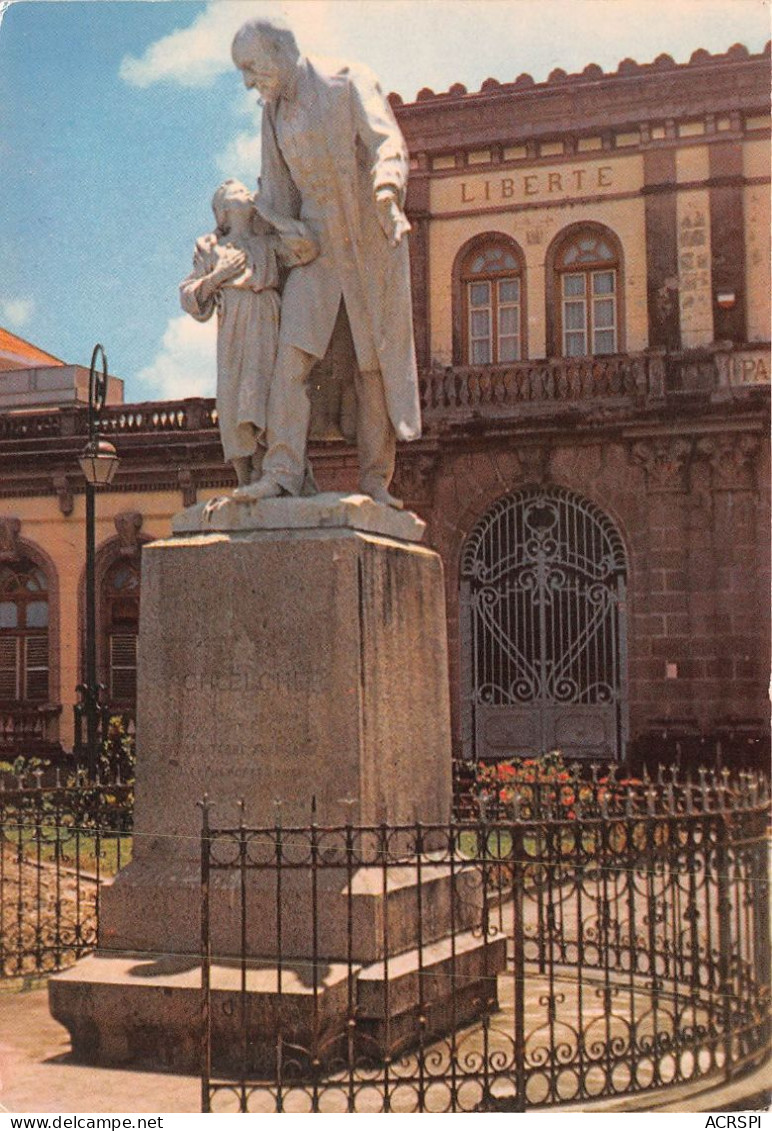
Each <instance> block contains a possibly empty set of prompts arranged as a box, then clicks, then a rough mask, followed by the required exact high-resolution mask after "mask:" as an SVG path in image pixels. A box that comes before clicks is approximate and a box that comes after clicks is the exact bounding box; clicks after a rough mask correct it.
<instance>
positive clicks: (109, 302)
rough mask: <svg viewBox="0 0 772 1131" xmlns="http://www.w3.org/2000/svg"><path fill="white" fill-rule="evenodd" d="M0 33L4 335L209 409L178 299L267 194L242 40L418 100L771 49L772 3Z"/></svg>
mask: <svg viewBox="0 0 772 1131" xmlns="http://www.w3.org/2000/svg"><path fill="white" fill-rule="evenodd" d="M2 7H5V11H4V13H3V18H2V24H0V184H1V185H2V207H1V208H0V263H2V265H3V270H2V273H0V325H3V326H5V327H7V328H8V329H10V330H13V331H14V332H16V333H18V334H21V335H22V336H23V337H25V338H27V339H29V340H30V341H33V342H34V343H35V344H36V345H39V346H40V347H42V348H43V349H45V350H48V351H49V352H51V353H53V354H56V355H57V356H58V357H61V358H62V359H63V360H65V361H68V362H75V363H78V364H88V360H89V358H90V356H91V349H92V346H93V344H94V343H95V342H96V341H101V342H102V343H103V344H104V346H105V349H106V351H107V355H108V358H109V362H110V369H111V371H112V372H113V373H114V374H116V375H117V376H120V377H123V378H124V379H125V381H126V399H127V400H153V399H160V398H165V397H182V396H193V395H198V394H205V395H208V394H212V393H213V390H214V341H213V331H214V326H213V325H205V326H201V325H199V324H197V323H195V322H193V320H192V319H190V318H188V317H187V316H184V315H183V314H182V312H181V311H180V309H179V305H178V297H177V285H178V283H179V281H180V279H181V278H182V277H183V276H184V275H185V274H186V273H187V270H188V264H189V262H190V257H191V253H192V245H193V241H194V240H195V238H196V236H198V235H200V234H201V233H202V232H205V231H208V230H209V229H210V228H211V212H210V208H209V201H210V199H211V196H212V192H213V191H214V189H215V188H216V186H217V185H218V184H219V183H220V181H221V180H223V179H224V177H226V176H239V177H241V178H242V179H244V180H245V181H246V183H247V184H249V185H252V184H253V183H254V181H255V178H256V176H257V173H258V171H259V146H258V131H259V121H260V114H259V109H258V108H257V106H256V103H255V96H254V95H253V94H249V95H248V94H247V92H246V91H244V89H243V87H242V85H241V81H240V77H239V75H238V73H237V72H236V71H235V70H234V69H233V66H232V64H231V62H230V57H229V46H230V41H231V38H232V36H233V32H234V31H235V30H236V29H237V28H238V26H239V25H240V24H241V23H242V22H243V21H244V20H245V19H247V18H249V17H250V16H251V15H254V14H255V13H256V12H258V11H266V10H274V11H276V10H278V11H279V12H281V13H282V14H283V15H284V17H285V18H286V19H288V20H289V21H290V22H291V23H292V24H293V26H294V27H295V29H296V32H297V33H298V39H299V41H300V43H301V46H302V47H304V48H305V49H306V50H309V51H316V52H317V53H318V54H325V55H337V56H340V57H343V58H346V57H348V58H351V59H357V60H359V61H362V62H365V63H368V64H369V65H370V66H371V67H372V68H373V69H374V70H375V71H376V73H378V74H379V75H380V77H381V80H382V82H383V85H384V87H385V88H386V89H387V90H397V91H399V93H400V94H401V95H402V96H403V98H405V100H409V99H412V98H413V97H415V94H416V92H417V91H418V90H419V89H420V88H421V87H423V86H429V87H432V88H433V89H435V90H446V89H447V88H448V87H449V86H450V85H451V84H452V83H454V82H463V83H465V84H466V86H467V87H468V89H469V90H476V89H479V86H480V84H481V82H482V81H483V80H484V79H485V78H487V77H489V76H493V77H495V78H498V79H500V80H501V81H507V80H512V79H514V78H516V77H517V75H518V74H520V73H521V72H523V71H527V72H529V73H530V74H532V75H533V77H534V78H535V79H536V81H543V80H544V79H546V77H547V75H548V74H549V72H550V71H551V70H552V69H553V68H554V67H562V68H564V69H565V70H566V71H575V70H581V69H582V68H583V67H584V66H585V65H586V64H587V63H590V62H595V63H599V64H600V65H601V66H602V67H603V68H604V69H605V70H614V69H616V66H617V65H618V63H619V62H620V60H622V59H624V58H625V57H632V58H635V59H637V60H638V61H639V62H650V61H651V60H652V59H654V58H655V57H656V56H657V55H658V54H660V53H661V52H668V53H669V54H671V55H672V56H673V57H674V58H675V59H676V61H677V62H686V61H687V60H688V58H689V56H690V54H691V53H692V51H694V50H695V49H696V48H698V47H705V48H707V49H708V50H710V51H713V52H717V51H725V50H726V49H727V48H728V47H730V46H731V45H732V44H733V43H736V42H741V43H744V44H746V46H747V47H748V48H749V49H750V50H751V51H760V50H761V49H762V48H763V46H764V43H765V42H766V40H767V39H768V38H769V30H770V10H769V0H287V2H285V3H281V2H278V0H211V2H208V3H199V2H197V0H143V2H136V0H15V2H13V3H11V4H9V5H7V6H5V5H3V4H2V0H0V8H2Z"/></svg>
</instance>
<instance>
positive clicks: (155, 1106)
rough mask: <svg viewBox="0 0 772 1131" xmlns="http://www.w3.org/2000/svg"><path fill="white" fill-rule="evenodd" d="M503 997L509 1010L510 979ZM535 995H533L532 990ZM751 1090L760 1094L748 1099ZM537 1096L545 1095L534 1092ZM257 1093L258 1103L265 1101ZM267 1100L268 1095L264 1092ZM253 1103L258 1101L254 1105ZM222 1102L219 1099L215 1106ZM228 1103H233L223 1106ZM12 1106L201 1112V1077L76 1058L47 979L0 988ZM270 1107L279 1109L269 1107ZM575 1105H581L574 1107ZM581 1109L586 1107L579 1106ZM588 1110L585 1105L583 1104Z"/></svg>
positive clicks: (661, 1099)
mask: <svg viewBox="0 0 772 1131" xmlns="http://www.w3.org/2000/svg"><path fill="white" fill-rule="evenodd" d="M508 981H509V979H506V978H504V979H502V983H503V984H502V986H501V991H503V992H502V993H501V1004H502V1007H503V1010H504V1016H506V1015H507V1013H508V1006H509V1004H510V1003H509V1002H508V1000H507V998H508V997H509V994H508V992H507V985H506V983H507V982H508ZM530 996H531V995H529V997H530ZM771 1085H772V1076H771V1075H770V1068H769V1066H768V1065H767V1066H765V1067H763V1068H762V1069H759V1070H758V1071H757V1072H756V1073H755V1074H754V1077H752V1078H748V1079H745V1080H741V1081H737V1082H735V1083H734V1084H733V1085H731V1086H727V1087H719V1088H717V1089H714V1090H713V1091H712V1092H710V1093H708V1094H707V1095H705V1096H701V1097H696V1096H694V1095H690V1094H689V1090H688V1089H686V1088H680V1089H672V1090H669V1091H668V1092H667V1093H665V1092H660V1093H659V1094H658V1093H656V1092H650V1093H648V1094H646V1095H640V1094H639V1095H637V1096H631V1097H628V1098H627V1100H626V1101H625V1100H622V1099H620V1100H617V1101H606V1102H605V1103H601V1104H599V1105H598V1106H599V1109H600V1110H606V1111H609V1110H611V1111H613V1110H616V1111H624V1110H635V1109H637V1110H639V1111H654V1110H659V1111H679V1110H680V1111H716V1110H720V1109H722V1108H723V1109H725V1110H759V1109H760V1106H762V1105H763V1102H764V1101H763V1098H762V1099H761V1101H760V1100H759V1098H758V1097H759V1094H760V1093H763V1091H764V1090H765V1089H769V1087H770V1086H771ZM748 1097H755V1099H754V1100H753V1101H748ZM533 1098H534V1100H536V1102H538V1099H537V1097H536V1096H534V1097H533ZM260 1099H261V1097H257V1096H256V1097H255V1101H256V1102H255V1105H254V1107H255V1110H259V1109H260V1108H261V1107H262V1106H263V1104H262V1103H261V1102H260ZM264 1099H265V1100H268V1097H267V1096H266V1097H264ZM251 1106H252V1105H251ZM220 1108H221V1105H220V1104H219V1103H218V1104H216V1105H215V1110H218V1109H220ZM222 1109H223V1110H227V1107H223V1108H222ZM2 1110H5V1111H9V1112H62V1113H76V1112H99V1113H103V1114H107V1113H114V1112H131V1113H134V1112H136V1113H142V1112H147V1113H154V1112H198V1111H200V1110H201V1108H200V1084H199V1080H198V1078H197V1077H191V1076H175V1075H170V1074H163V1073H154V1072H137V1071H132V1070H122V1069H111V1068H93V1067H85V1066H83V1065H79V1064H75V1063H74V1062H73V1061H72V1059H71V1057H70V1054H69V1037H68V1034H67V1032H66V1030H65V1029H64V1028H63V1027H62V1026H61V1025H59V1024H58V1023H57V1022H56V1021H54V1020H53V1019H52V1018H51V1016H50V1014H49V1012H48V995H47V991H46V989H45V987H44V986H41V985H40V984H38V985H37V986H36V987H35V988H33V989H27V990H20V989H18V988H17V989H16V990H15V991H14V992H12V991H11V990H10V989H4V990H2V991H0V1111H2ZM266 1110H272V1107H271V1106H268V1107H267V1109H266ZM574 1110H577V1109H576V1108H574ZM578 1110H583V1109H582V1108H579V1109H578ZM584 1110H586V1107H585V1108H584Z"/></svg>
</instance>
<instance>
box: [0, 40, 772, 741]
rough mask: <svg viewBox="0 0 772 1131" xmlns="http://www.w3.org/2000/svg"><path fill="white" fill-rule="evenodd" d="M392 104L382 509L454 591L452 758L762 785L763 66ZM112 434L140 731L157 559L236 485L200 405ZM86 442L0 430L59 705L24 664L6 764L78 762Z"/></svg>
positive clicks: (9, 549) (319, 464)
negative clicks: (608, 761)
mask: <svg viewBox="0 0 772 1131" xmlns="http://www.w3.org/2000/svg"><path fill="white" fill-rule="evenodd" d="M392 102H393V104H394V106H395V111H396V113H397V116H398V118H399V120H400V124H401V126H402V129H403V131H404V133H405V136H406V138H407V141H408V146H409V149H410V153H411V162H412V174H411V183H410V189H409V196H408V212H409V216H410V219H411V222H412V224H413V233H412V236H411V241H412V242H411V264H412V272H413V298H414V320H415V333H416V345H417V350H418V355H419V366H420V372H421V396H422V405H423V413H424V435H423V438H422V439H421V440H420V441H418V442H416V443H414V444H412V445H409V446H405V447H404V448H403V449H402V450H401V451H400V453H399V460H398V471H397V480H396V484H395V489H396V491H397V493H401V494H402V496H403V497H404V498H405V500H406V502H407V504H408V505H409V506H411V507H413V508H414V509H415V510H417V511H418V512H419V513H420V514H421V515H422V517H424V518H425V519H426V521H427V523H428V530H427V541H428V543H429V544H430V545H431V546H433V547H434V548H436V549H437V550H438V551H439V553H440V554H441V556H442V558H443V560H444V564H445V573H446V590H447V591H446V596H447V607H448V635H449V643H450V665H451V696H452V703H453V716H454V736H455V744H456V753H457V754H459V755H464V756H467V757H501V756H503V755H506V754H511V753H526V752H537V751H538V750H544V749H551V748H555V747H557V748H560V749H563V750H564V751H565V752H566V753H569V754H573V755H578V756H581V757H586V758H589V759H593V758H597V759H602V758H607V757H612V758H617V759H627V758H629V757H630V756H631V754H634V753H635V752H636V751H638V752H641V751H645V750H647V749H652V750H654V749H656V750H658V751H660V752H662V753H665V752H669V753H671V754H672V753H673V751H677V752H680V753H681V755H682V757H683V758H684V759H692V758H698V757H704V756H705V755H706V754H707V755H709V756H710V757H713V756H714V755H715V752H716V747H717V744H718V747H719V750H720V752H721V756H722V757H723V758H724V759H725V760H731V759H739V758H746V757H751V756H752V757H754V758H755V759H756V760H759V759H762V760H763V754H761V753H760V751H761V750H762V749H763V745H764V742H765V738H766V736H767V735H768V732H769V728H768V722H767V720H768V699H767V679H768V667H769V661H768V641H769V600H768V594H769V580H770V567H769V559H768V547H769V538H768V529H769V433H768V428H769V420H768V413H769V395H770V353H769V351H770V347H769V335H770V330H769V326H770V310H769V258H770V247H769V240H770V193H769V179H770V178H769V157H770V154H769V140H770V130H769V124H770V122H769V53H768V51H767V52H765V53H763V54H761V55H749V53H748V52H747V51H746V50H745V48H743V47H740V46H736V47H733V48H731V49H730V50H729V51H728V52H727V53H726V54H725V55H720V56H711V55H709V54H708V53H707V52H703V51H696V52H695V53H694V55H693V56H692V59H691V61H690V62H689V63H688V64H684V65H676V64H675V63H674V62H673V61H672V60H671V59H670V58H669V57H668V56H665V55H663V56H660V57H659V58H658V59H657V60H655V61H654V62H653V63H651V64H648V65H639V64H637V63H635V62H633V61H632V60H625V61H624V62H623V63H621V64H620V66H619V68H618V70H617V71H616V72H615V73H614V74H604V73H603V72H602V71H601V70H600V69H599V68H598V67H596V66H594V65H592V64H591V65H589V66H588V67H587V68H585V70H584V71H583V72H582V73H581V74H578V75H566V74H565V73H563V72H561V71H555V72H553V74H552V75H550V77H549V80H548V81H547V82H545V83H540V84H535V83H534V82H533V81H532V79H531V78H530V77H529V76H527V75H521V76H520V78H518V79H517V80H516V81H515V82H512V83H500V82H498V81H495V80H493V79H489V80H487V81H486V82H485V83H484V84H483V86H482V89H481V90H480V91H479V92H476V93H468V92H467V91H465V90H464V88H463V87H460V86H454V87H452V88H451V89H450V90H449V91H448V92H445V93H439V94H435V93H434V92H432V91H428V90H424V91H421V92H420V93H419V95H418V97H417V99H416V101H415V102H413V103H410V104H404V103H402V102H401V100H400V99H399V98H397V97H396V96H392ZM351 365H352V361H351V348H350V343H347V342H346V340H345V337H340V338H338V339H336V341H335V343H334V347H333V348H332V349H331V352H330V354H329V356H328V358H326V359H325V361H324V363H322V364H320V366H319V367H318V368H317V378H316V381H315V383H314V389H313V391H312V402H313V421H314V433H313V434H314V436H315V438H316V439H315V442H314V445H313V452H312V459H313V463H314V466H315V469H316V471H317V478H318V479H319V481H320V483H321V485H322V486H323V487H326V488H328V489H346V488H349V487H352V486H353V485H354V484H355V482H356V478H355V473H356V466H355V465H356V458H355V453H354V451H353V449H352V448H351V446H350V444H349V443H348V442H347V441H346V439H345V436H346V435H347V434H348V432H349V424H348V420H347V413H348V409H349V408H350V393H349V389H348V387H349V384H350V379H351ZM3 379H4V377H3V374H0V387H1V386H2V382H3ZM347 406H348V407H347ZM103 431H104V432H105V434H106V435H107V436H108V438H109V439H111V440H112V442H114V443H115V445H116V447H117V448H118V452H119V455H120V458H121V464H120V468H119V471H118V474H117V476H116V480H115V482H114V484H113V487H112V488H111V489H110V490H109V491H106V492H104V493H102V494H101V495H100V497H99V500H98V510H97V513H98V538H97V541H98V568H97V579H98V586H99V589H100V595H101V597H100V602H101V614H100V625H101V628H100V668H101V676H102V680H103V682H104V683H105V685H106V688H107V694H108V697H109V698H110V699H111V701H113V702H115V704H116V706H120V707H125V708H130V707H131V698H132V688H133V669H132V664H133V662H134V661H133V652H132V648H133V643H132V642H133V638H134V634H135V632H136V612H137V608H138V595H139V590H140V580H139V579H140V575H139V559H140V549H141V545H142V543H143V541H145V540H147V539H149V538H152V537H155V536H158V535H163V534H166V533H167V532H168V530H169V520H170V516H171V515H172V514H173V513H174V512H175V511H177V510H179V509H180V507H181V506H182V505H187V504H190V503H191V502H193V501H195V500H203V499H206V498H208V497H211V496H212V495H214V494H216V493H217V492H218V491H219V490H222V488H223V487H225V486H228V485H230V476H229V471H228V469H226V468H224V467H223V465H222V461H221V453H220V449H219V443H218V439H217V433H216V422H215V417H214V414H213V405H212V403H211V402H209V401H204V400H198V399H191V400H188V401H183V402H179V403H168V402H167V403H157V404H150V405H121V404H115V405H112V406H110V407H108V409H106V410H105V413H104V417H103ZM84 436H85V410H84V409H83V407H82V406H81V405H79V404H78V403H77V398H76V403H73V404H69V405H67V404H65V405H62V406H61V407H59V408H56V409H51V408H49V409H38V410H32V409H27V410H25V412H24V413H22V414H19V413H13V414H11V413H3V414H2V415H0V469H1V474H2V480H1V482H0V559H2V563H3V565H0V570H2V569H3V567H4V568H5V577H6V584H7V585H12V584H13V582H12V581H11V580H8V579H9V576H10V574H9V571H10V572H13V569H16V570H17V573H18V574H19V576H22V574H23V576H24V577H27V576H31V575H32V573H34V572H35V570H37V573H38V574H42V576H43V579H44V583H45V585H46V587H47V588H46V594H47V595H46V601H47V603H48V627H47V629H46V633H47V635H46V641H47V644H46V646H47V656H48V664H49V667H48V674H47V684H46V699H45V702H44V701H43V700H42V699H41V698H38V699H37V700H34V701H30V700H29V697H27V699H26V700H25V699H24V696H20V695H19V692H20V691H23V690H24V688H23V686H22V684H23V682H24V679H25V678H28V679H29V680H31V683H30V686H32V685H33V684H34V686H35V687H36V688H37V691H36V694H37V695H38V696H40V695H41V694H42V688H43V686H44V683H45V679H46V677H44V676H43V675H40V674H39V675H38V676H34V674H33V675H32V676H30V675H29V672H28V673H27V675H26V676H25V673H24V672H23V671H21V669H20V668H19V666H18V665H19V664H22V663H23V662H24V663H26V662H27V661H26V660H25V661H22V659H21V652H19V651H18V648H21V647H24V645H14V647H15V648H17V652H16V653H15V660H14V661H13V662H15V663H16V665H17V669H16V676H15V679H16V684H15V690H16V693H17V694H16V698H15V699H14V698H12V697H10V696H9V695H8V692H10V691H11V690H13V688H12V686H11V684H12V681H11V677H10V676H9V675H6V677H5V679H6V684H7V687H5V688H4V691H3V694H0V713H2V717H3V720H4V721H3V727H4V733H5V741H6V746H7V747H9V748H11V747H13V746H16V747H19V746H21V745H23V744H24V743H25V742H26V743H27V744H29V742H30V740H31V739H32V738H33V737H34V738H36V740H37V741H39V742H40V743H43V742H44V741H48V742H50V743H53V744H57V743H62V744H63V745H64V746H65V747H67V746H68V745H69V744H71V741H72V726H71V721H70V712H71V707H72V701H73V692H74V688H75V685H76V684H77V683H78V681H79V671H80V670H81V664H82V619H83V618H82V605H83V586H84V581H83V570H84V562H83V549H82V546H83V527H82V523H83V493H82V492H83V485H82V481H81V479H80V475H79V472H78V470H77V454H78V451H79V449H80V448H81V447H82V446H83V443H84ZM20 562H22V563H26V565H25V567H24V568H25V569H26V573H24V571H23V570H22V571H21V572H19V570H18V569H17V567H18V564H19V563H20ZM14 563H15V564H14ZM36 576H37V575H36ZM6 596H7V594H6ZM6 596H4V595H3V594H2V593H0V605H2V602H4V601H5V602H6V604H10V603H12V602H10V599H8V600H6ZM9 615H10V614H9ZM0 631H2V630H1V629H0ZM11 635H13V634H12V633H9V632H6V639H10V636H11ZM21 635H23V633H21V630H17V632H16V637H18V638H21ZM28 635H29V637H30V639H32V638H33V637H36V636H37V637H40V638H42V636H43V635H44V634H43V633H42V632H40V631H36V630H35V626H34V625H33V626H32V627H31V629H29V631H28ZM5 647H6V652H7V657H6V659H7V660H8V664H7V665H6V666H7V667H8V666H9V665H10V664H11V662H12V659H11V651H10V646H8V645H6V646H5ZM35 647H37V646H36V645H34V644H33V645H32V651H33V653H34V654H35V655H38V659H39V658H40V656H39V648H38V652H35ZM27 666H28V668H29V664H28V665H27ZM9 670H10V669H9ZM37 670H38V671H42V668H39V669H37ZM30 671H32V669H31V668H30ZM20 672H21V674H20ZM0 674H1V673H0ZM35 679H37V683H36V684H35V682H34V681H35ZM116 692H117V693H118V694H116ZM3 704H5V705H4V706H3ZM25 712H26V714H25ZM22 718H24V719H26V720H27V721H22ZM30 719H31V720H32V723H30V721H29V720H30ZM33 724H34V726H33ZM25 727H26V732H25V729H24V728H25Z"/></svg>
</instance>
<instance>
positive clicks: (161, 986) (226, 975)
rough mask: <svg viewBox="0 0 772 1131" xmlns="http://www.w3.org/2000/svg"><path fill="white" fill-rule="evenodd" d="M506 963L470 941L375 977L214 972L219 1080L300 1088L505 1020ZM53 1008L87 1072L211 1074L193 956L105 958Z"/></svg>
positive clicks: (57, 987)
mask: <svg viewBox="0 0 772 1131" xmlns="http://www.w3.org/2000/svg"><path fill="white" fill-rule="evenodd" d="M505 963H506V954H505V941H504V939H503V938H501V939H495V940H493V941H487V942H484V941H483V940H481V939H480V938H479V937H478V936H477V935H476V934H474V933H473V932H471V931H470V932H465V933H464V934H462V935H458V936H456V938H455V939H454V940H451V939H450V938H447V939H443V940H441V941H440V942H437V943H433V944H431V945H430V946H427V947H425V948H424V949H423V950H422V951H421V953H420V955H419V952H418V951H417V950H413V951H408V952H407V953H405V954H401V955H397V956H395V957H394V958H391V959H388V960H387V961H385V962H378V963H375V964H373V965H372V966H368V967H365V968H362V967H357V966H351V967H349V966H347V965H346V964H344V963H329V964H323V963H320V964H318V965H317V971H316V979H314V971H313V965H312V963H311V962H310V961H308V962H300V961H297V962H292V963H286V964H284V965H283V966H282V967H281V968H279V967H277V966H276V965H275V964H273V963H271V962H269V961H266V962H265V963H259V962H255V961H251V962H250V963H249V965H248V967H247V969H246V971H245V973H244V975H242V970H241V966H240V964H239V963H238V962H235V961H234V962H232V963H231V962H227V961H223V962H216V963H213V964H212V966H211V968H210V970H211V973H210V980H211V981H210V984H211V995H210V1018H211V1058H212V1070H213V1071H214V1072H215V1073H218V1074H224V1075H236V1076H244V1077H267V1078H269V1079H270V1078H275V1077H276V1076H277V1075H278V1074H279V1073H281V1076H282V1078H283V1079H285V1080H291V1079H293V1078H297V1079H300V1078H303V1077H305V1076H307V1075H308V1074H309V1073H310V1072H312V1071H314V1065H316V1066H317V1067H316V1070H317V1071H318V1070H319V1069H321V1070H322V1071H324V1070H326V1069H328V1068H329V1070H330V1071H335V1070H336V1069H338V1070H339V1069H340V1068H341V1067H343V1066H345V1065H346V1064H347V1063H348V1061H349V1057H350V1056H351V1055H353V1056H354V1057H355V1058H356V1060H357V1062H358V1063H359V1062H367V1061H370V1062H373V1063H377V1062H378V1061H380V1060H382V1059H383V1058H384V1057H385V1056H386V1055H389V1056H394V1055H396V1054H398V1053H400V1052H402V1051H404V1050H406V1049H408V1048H410V1047H412V1046H415V1045H416V1044H418V1043H419V1041H421V1042H423V1043H424V1044H426V1043H428V1042H429V1041H430V1040H432V1039H433V1038H435V1037H439V1036H441V1035H443V1034H445V1033H448V1032H450V1031H452V1030H453V1029H455V1028H460V1027H461V1026H463V1025H466V1024H469V1023H470V1022H472V1021H474V1020H475V1018H477V1017H481V1016H483V1015H484V1014H486V1013H490V1012H492V1011H495V1010H496V1009H497V1008H498V1005H497V993H496V975H497V974H498V973H499V972H500V971H501V970H503V969H504V966H505ZM242 977H243V980H244V987H245V992H243V993H242ZM49 1002H50V1007H51V1013H52V1015H53V1016H54V1017H55V1018H56V1020H57V1021H59V1022H60V1023H61V1024H62V1025H64V1026H65V1027H66V1028H67V1030H68V1031H69V1033H70V1037H71V1040H72V1050H73V1054H74V1056H75V1058H76V1059H77V1060H79V1061H82V1062H84V1063H88V1064H101V1065H105V1064H111V1065H128V1064H131V1065H134V1066H137V1067H143V1066H146V1067H148V1068H153V1069H154V1070H155V1071H158V1070H159V1068H160V1069H166V1070H168V1071H174V1072H185V1073H191V1074H197V1073H199V1072H200V1071H201V1068H202V1064H203V1050H204V1044H203V1023H202V1015H201V1004H202V998H201V965H200V962H199V960H198V959H197V958H196V957H194V956H191V957H190V958H189V959H186V958H180V957H177V956H171V955H168V956H165V955H160V956H149V955H148V954H147V953H137V954H116V953H114V952H105V951H102V952H97V953H95V954H93V955H90V956H89V957H87V958H84V959H82V960H81V961H80V962H78V963H77V964H76V965H75V966H74V967H72V969H70V970H67V971H65V972H63V973H61V974H56V975H54V977H52V978H51V979H50V981H49ZM352 1011H353V1020H354V1024H353V1026H352V1025H350V1023H349V1019H350V1016H351V1014H352ZM352 1039H353V1043H351V1045H350V1041H352Z"/></svg>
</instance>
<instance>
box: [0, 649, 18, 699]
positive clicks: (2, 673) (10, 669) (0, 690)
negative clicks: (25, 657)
mask: <svg viewBox="0 0 772 1131" xmlns="http://www.w3.org/2000/svg"><path fill="white" fill-rule="evenodd" d="M18 698H19V638H18V636H0V699H18Z"/></svg>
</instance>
